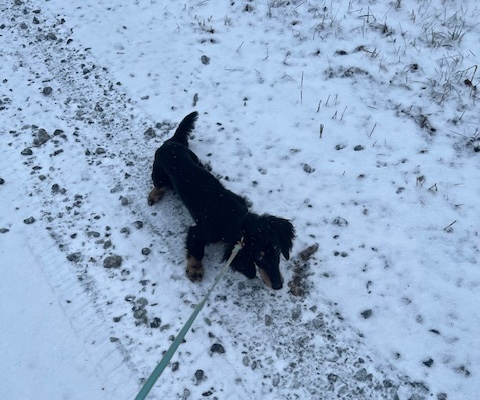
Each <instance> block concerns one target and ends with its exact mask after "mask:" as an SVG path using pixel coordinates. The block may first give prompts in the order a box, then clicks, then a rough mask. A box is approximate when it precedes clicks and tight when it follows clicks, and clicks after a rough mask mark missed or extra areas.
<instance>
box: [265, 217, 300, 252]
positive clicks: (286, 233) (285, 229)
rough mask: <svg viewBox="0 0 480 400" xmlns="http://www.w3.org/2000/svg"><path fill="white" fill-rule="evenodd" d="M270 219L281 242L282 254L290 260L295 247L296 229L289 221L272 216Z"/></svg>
mask: <svg viewBox="0 0 480 400" xmlns="http://www.w3.org/2000/svg"><path fill="white" fill-rule="evenodd" d="M269 219H270V223H271V225H272V226H273V229H274V230H275V231H276V232H277V235H278V238H279V240H280V249H281V251H282V254H283V256H284V257H285V259H287V260H288V259H289V258H290V250H292V246H293V239H294V238H295V228H294V227H293V225H292V223H291V222H290V221H289V220H288V219H284V218H278V217H274V216H270V217H269Z"/></svg>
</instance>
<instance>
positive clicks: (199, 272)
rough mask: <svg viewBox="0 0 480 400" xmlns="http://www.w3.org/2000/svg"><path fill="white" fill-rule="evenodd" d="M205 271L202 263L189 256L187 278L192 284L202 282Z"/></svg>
mask: <svg viewBox="0 0 480 400" xmlns="http://www.w3.org/2000/svg"><path fill="white" fill-rule="evenodd" d="M203 274H204V269H203V265H202V262H201V261H198V260H197V259H196V258H195V257H193V256H189V257H188V260H187V276H188V279H190V280H191V281H192V282H200V281H201V280H202V279H203Z"/></svg>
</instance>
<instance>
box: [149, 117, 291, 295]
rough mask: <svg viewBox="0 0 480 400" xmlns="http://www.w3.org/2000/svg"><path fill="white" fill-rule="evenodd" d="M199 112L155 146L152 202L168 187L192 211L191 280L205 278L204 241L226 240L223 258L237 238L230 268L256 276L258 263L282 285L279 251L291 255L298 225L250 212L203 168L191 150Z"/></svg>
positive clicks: (271, 282) (273, 283) (269, 279)
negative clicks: (190, 140)
mask: <svg viewBox="0 0 480 400" xmlns="http://www.w3.org/2000/svg"><path fill="white" fill-rule="evenodd" d="M197 117H198V113H197V112H193V113H191V114H189V115H187V116H186V117H185V118H184V119H183V121H182V122H181V123H180V125H179V126H178V128H177V130H176V131H175V134H174V135H173V137H172V138H170V139H168V140H167V141H166V142H165V143H164V144H163V145H162V146H161V147H160V148H159V149H158V150H157V151H156V153H155V161H154V163H153V171H152V180H153V184H154V188H153V189H152V191H151V192H150V194H149V196H148V204H149V205H153V204H155V203H156V202H157V201H159V200H160V199H161V198H162V197H163V195H164V193H165V191H166V190H167V189H168V188H170V189H173V190H174V191H175V192H176V193H177V195H178V196H179V197H180V199H181V200H182V202H183V204H184V205H185V206H186V207H187V209H188V211H189V212H190V214H191V215H192V217H193V219H194V221H195V225H193V226H191V227H190V228H189V229H188V234H187V241H186V249H187V271H186V272H187V276H188V277H189V278H190V280H191V281H193V282H195V281H200V280H202V278H203V274H204V269H203V265H202V258H203V256H204V247H205V245H206V244H208V243H216V242H224V243H226V248H225V256H224V258H225V259H227V258H228V257H229V256H230V253H231V252H232V250H233V248H234V246H235V243H236V242H238V241H239V240H240V239H242V238H243V243H244V246H243V248H242V249H241V250H240V252H239V253H238V255H237V257H236V258H235V259H234V261H233V263H232V268H233V269H234V270H235V271H239V272H241V273H242V274H243V275H245V276H246V277H247V278H254V277H255V276H256V268H255V266H257V267H258V269H259V271H260V275H261V276H262V279H263V281H264V282H265V284H266V285H267V286H269V287H271V288H272V289H275V290H278V289H281V288H282V285H283V278H282V275H281V273H280V269H279V263H280V253H281V254H283V256H284V257H285V258H286V259H287V260H288V259H289V257H290V250H291V249H292V242H293V239H294V237H295V229H294V227H293V225H292V223H291V222H290V221H288V220H286V219H283V218H278V217H274V216H273V215H268V214H264V215H258V214H254V213H252V212H250V211H248V206H247V203H246V201H245V199H244V198H242V197H240V196H238V195H236V194H234V193H232V192H231V191H230V190H228V189H225V188H224V187H223V185H222V184H221V183H220V182H219V181H218V180H217V179H216V178H215V177H214V176H213V175H212V174H211V173H210V172H208V171H207V170H206V169H205V168H204V166H203V165H202V163H201V162H200V161H199V159H198V157H197V156H196V155H195V154H194V153H193V152H192V151H191V150H189V149H188V137H189V135H190V133H191V132H192V131H193V129H194V126H195V121H196V120H197Z"/></svg>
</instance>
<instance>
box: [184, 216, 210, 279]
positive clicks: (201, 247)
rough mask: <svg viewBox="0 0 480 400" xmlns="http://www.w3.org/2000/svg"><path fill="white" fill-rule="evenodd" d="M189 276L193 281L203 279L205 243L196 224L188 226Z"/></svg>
mask: <svg viewBox="0 0 480 400" xmlns="http://www.w3.org/2000/svg"><path fill="white" fill-rule="evenodd" d="M186 247H187V271H186V272H187V276H188V279H190V280H191V281H192V282H199V281H201V280H202V279H203V274H204V269H203V265H202V258H203V256H204V254H205V243H204V241H203V238H202V234H201V229H200V227H199V226H197V225H194V226H191V227H190V228H188V234H187V243H186Z"/></svg>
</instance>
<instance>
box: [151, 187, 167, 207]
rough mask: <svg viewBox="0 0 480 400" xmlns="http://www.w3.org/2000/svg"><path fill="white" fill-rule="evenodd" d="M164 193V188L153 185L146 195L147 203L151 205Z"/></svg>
mask: <svg viewBox="0 0 480 400" xmlns="http://www.w3.org/2000/svg"><path fill="white" fill-rule="evenodd" d="M164 194H165V188H163V187H162V188H160V189H159V188H156V187H154V188H153V189H152V190H151V191H150V193H149V195H148V205H149V206H153V205H154V204H155V203H156V202H158V201H160V200H161V199H162V197H163V195H164Z"/></svg>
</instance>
